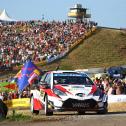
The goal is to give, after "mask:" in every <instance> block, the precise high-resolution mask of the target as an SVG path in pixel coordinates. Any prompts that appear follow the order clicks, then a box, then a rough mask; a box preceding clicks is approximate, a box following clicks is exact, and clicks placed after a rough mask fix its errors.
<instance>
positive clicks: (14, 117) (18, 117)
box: [7, 110, 32, 121]
mask: <svg viewBox="0 0 126 126" xmlns="http://www.w3.org/2000/svg"><path fill="white" fill-rule="evenodd" d="M7 119H8V120H9V121H30V120H32V117H31V116H30V115H27V114H24V113H18V110H17V111H15V110H13V111H12V113H11V114H9V115H8V116H7Z"/></svg>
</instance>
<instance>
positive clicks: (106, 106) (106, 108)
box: [97, 102, 108, 114]
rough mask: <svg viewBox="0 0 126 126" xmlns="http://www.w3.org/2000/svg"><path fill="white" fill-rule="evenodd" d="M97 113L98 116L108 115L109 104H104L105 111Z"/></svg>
mask: <svg viewBox="0 0 126 126" xmlns="http://www.w3.org/2000/svg"><path fill="white" fill-rule="evenodd" d="M97 113H98V114H106V113H108V103H107V102H105V103H104V109H103V110H99V111H98V112H97Z"/></svg>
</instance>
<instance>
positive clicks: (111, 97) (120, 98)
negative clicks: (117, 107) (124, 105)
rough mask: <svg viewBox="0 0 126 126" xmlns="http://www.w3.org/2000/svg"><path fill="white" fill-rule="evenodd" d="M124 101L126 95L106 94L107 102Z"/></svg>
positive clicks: (125, 100)
mask: <svg viewBox="0 0 126 126" xmlns="http://www.w3.org/2000/svg"><path fill="white" fill-rule="evenodd" d="M121 102H126V95H108V103H121Z"/></svg>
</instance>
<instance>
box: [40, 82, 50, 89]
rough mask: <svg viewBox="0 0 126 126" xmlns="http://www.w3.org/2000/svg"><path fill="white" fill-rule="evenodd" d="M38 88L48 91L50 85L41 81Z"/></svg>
mask: <svg viewBox="0 0 126 126" xmlns="http://www.w3.org/2000/svg"><path fill="white" fill-rule="evenodd" d="M40 87H41V88H44V89H49V88H50V85H49V84H47V83H46V82H43V81H41V82H40Z"/></svg>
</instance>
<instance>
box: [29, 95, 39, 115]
mask: <svg viewBox="0 0 126 126" xmlns="http://www.w3.org/2000/svg"><path fill="white" fill-rule="evenodd" d="M30 109H31V113H32V114H35V115H38V114H39V110H34V102H33V96H32V97H31V99H30Z"/></svg>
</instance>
